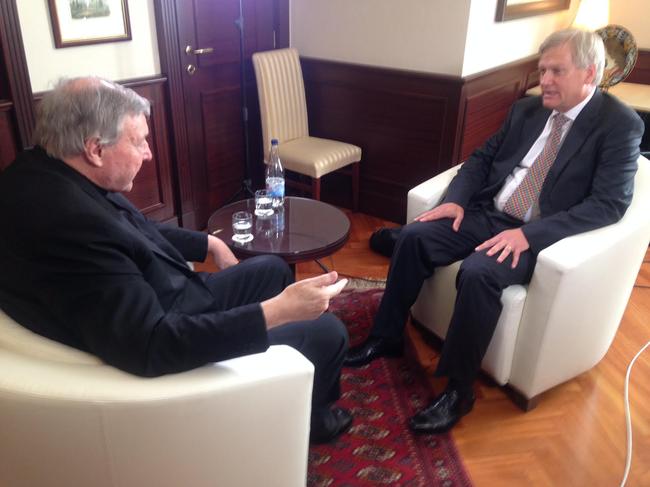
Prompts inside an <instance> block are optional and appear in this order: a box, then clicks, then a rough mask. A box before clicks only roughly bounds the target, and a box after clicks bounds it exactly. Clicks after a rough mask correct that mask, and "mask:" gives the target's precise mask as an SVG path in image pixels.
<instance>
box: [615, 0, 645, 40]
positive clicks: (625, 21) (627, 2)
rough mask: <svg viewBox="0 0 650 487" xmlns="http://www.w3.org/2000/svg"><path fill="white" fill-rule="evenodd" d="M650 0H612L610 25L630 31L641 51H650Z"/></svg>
mask: <svg viewBox="0 0 650 487" xmlns="http://www.w3.org/2000/svg"><path fill="white" fill-rule="evenodd" d="M648 22H650V0H610V1H609V23H610V24H618V25H622V26H623V27H625V28H626V29H627V30H629V31H630V32H631V33H632V35H633V36H634V39H635V40H636V44H637V46H638V47H639V49H650V26H649V25H648Z"/></svg>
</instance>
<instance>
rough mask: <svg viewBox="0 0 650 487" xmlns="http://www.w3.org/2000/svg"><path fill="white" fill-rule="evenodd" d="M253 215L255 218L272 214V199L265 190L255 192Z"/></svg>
mask: <svg viewBox="0 0 650 487" xmlns="http://www.w3.org/2000/svg"><path fill="white" fill-rule="evenodd" d="M255 214H256V215H257V216H269V215H272V214H273V199H272V198H271V195H270V194H269V193H268V192H267V191H266V190H265V189H258V190H257V191H255Z"/></svg>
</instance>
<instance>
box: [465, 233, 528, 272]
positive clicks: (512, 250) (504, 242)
mask: <svg viewBox="0 0 650 487" xmlns="http://www.w3.org/2000/svg"><path fill="white" fill-rule="evenodd" d="M529 248H530V245H529V244H528V239H526V236H525V235H524V232H522V231H521V228H513V229H511V230H504V231H503V232H501V233H499V234H497V235H495V236H494V237H492V238H491V239H489V240H486V241H485V242H483V243H482V244H481V245H479V246H478V247H476V248H475V249H474V250H476V251H479V250H485V249H489V250H488V251H487V255H490V256H492V255H495V254H497V253H499V252H500V254H499V257H497V262H499V263H501V262H503V261H504V260H506V259H507V258H508V256H509V255H510V254H512V265H511V266H510V267H512V268H513V269H514V268H515V267H517V264H518V263H519V255H520V254H521V253H522V252H525V251H526V250H528V249H529Z"/></svg>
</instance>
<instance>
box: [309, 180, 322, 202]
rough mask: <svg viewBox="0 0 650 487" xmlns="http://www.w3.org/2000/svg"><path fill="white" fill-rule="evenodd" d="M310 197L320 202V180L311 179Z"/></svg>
mask: <svg viewBox="0 0 650 487" xmlns="http://www.w3.org/2000/svg"><path fill="white" fill-rule="evenodd" d="M311 197H312V198H314V199H315V200H318V201H320V178H311Z"/></svg>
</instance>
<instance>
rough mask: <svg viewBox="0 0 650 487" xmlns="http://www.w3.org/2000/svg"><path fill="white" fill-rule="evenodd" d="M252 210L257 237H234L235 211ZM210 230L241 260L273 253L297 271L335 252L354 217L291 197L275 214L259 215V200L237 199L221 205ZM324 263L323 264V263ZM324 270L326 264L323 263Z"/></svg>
mask: <svg viewBox="0 0 650 487" xmlns="http://www.w3.org/2000/svg"><path fill="white" fill-rule="evenodd" d="M236 211H248V212H250V213H251V214H252V215H253V240H251V241H250V242H246V243H240V242H235V241H234V240H232V214H233V213H235V212H236ZM208 232H210V233H211V234H213V235H216V236H217V237H219V238H220V239H222V240H223V241H224V242H225V243H226V244H228V246H229V247H230V248H231V250H232V251H233V253H234V254H235V255H236V256H237V257H238V258H240V259H245V258H247V257H253V256H255V255H262V254H273V255H277V256H278V257H282V258H283V259H284V260H285V261H286V262H287V263H288V264H289V265H290V266H291V268H292V269H293V270H294V273H295V265H296V263H298V262H304V261H307V260H317V259H319V258H321V257H325V256H327V255H331V254H333V253H334V252H336V251H337V250H338V249H340V248H341V247H343V245H345V242H347V240H348V238H349V236H350V220H349V219H348V217H347V216H346V215H345V213H343V212H342V211H341V210H339V209H338V208H336V207H334V206H332V205H329V204H327V203H323V202H322V201H317V200H312V199H308V198H297V197H293V196H288V197H286V198H285V200H284V207H283V208H282V209H280V210H279V211H276V212H275V213H274V214H273V215H270V216H267V217H261V216H256V215H255V200H254V199H252V198H251V199H247V200H242V201H237V202H235V203H231V204H229V205H226V206H224V207H223V208H220V209H219V210H217V211H216V212H214V213H213V214H212V216H211V217H210V219H209V220H208ZM319 264H320V263H319ZM321 267H323V269H324V270H326V269H325V268H324V266H322V264H321Z"/></svg>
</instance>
